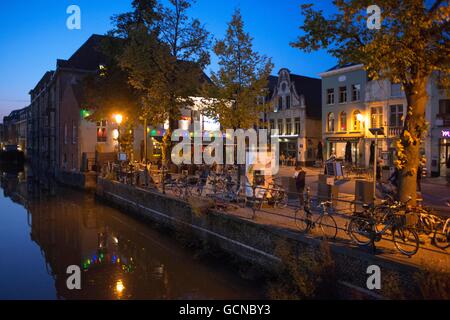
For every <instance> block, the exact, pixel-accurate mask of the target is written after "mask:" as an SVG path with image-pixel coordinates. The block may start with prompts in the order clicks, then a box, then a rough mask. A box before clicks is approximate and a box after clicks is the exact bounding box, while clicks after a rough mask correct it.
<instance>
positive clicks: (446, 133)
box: [441, 129, 450, 138]
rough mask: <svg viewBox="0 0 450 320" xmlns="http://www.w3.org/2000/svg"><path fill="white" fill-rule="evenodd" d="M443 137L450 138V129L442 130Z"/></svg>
mask: <svg viewBox="0 0 450 320" xmlns="http://www.w3.org/2000/svg"><path fill="white" fill-rule="evenodd" d="M441 136H442V138H450V129H445V130H442V131H441Z"/></svg>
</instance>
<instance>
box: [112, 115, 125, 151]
mask: <svg viewBox="0 0 450 320" xmlns="http://www.w3.org/2000/svg"><path fill="white" fill-rule="evenodd" d="M114 120H116V123H117V131H118V134H117V145H118V149H119V153H120V125H121V123H122V121H123V116H122V115H121V114H120V113H117V114H115V115H114Z"/></svg>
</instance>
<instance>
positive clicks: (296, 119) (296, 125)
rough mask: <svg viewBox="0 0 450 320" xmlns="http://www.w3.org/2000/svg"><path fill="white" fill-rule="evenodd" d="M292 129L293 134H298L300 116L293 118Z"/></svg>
mask: <svg viewBox="0 0 450 320" xmlns="http://www.w3.org/2000/svg"><path fill="white" fill-rule="evenodd" d="M294 129H295V131H294V134H300V118H295V121H294Z"/></svg>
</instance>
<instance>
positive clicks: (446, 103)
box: [439, 99, 450, 115]
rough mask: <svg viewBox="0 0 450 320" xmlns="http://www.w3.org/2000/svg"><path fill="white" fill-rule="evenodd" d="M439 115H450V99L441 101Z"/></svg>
mask: <svg viewBox="0 0 450 320" xmlns="http://www.w3.org/2000/svg"><path fill="white" fill-rule="evenodd" d="M439 114H440V115H450V99H443V100H439Z"/></svg>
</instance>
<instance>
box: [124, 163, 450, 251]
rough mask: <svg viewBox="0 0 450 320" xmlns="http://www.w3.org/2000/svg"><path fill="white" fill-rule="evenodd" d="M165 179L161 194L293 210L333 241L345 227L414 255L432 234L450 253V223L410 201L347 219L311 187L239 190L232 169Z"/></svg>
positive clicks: (305, 227)
mask: <svg viewBox="0 0 450 320" xmlns="http://www.w3.org/2000/svg"><path fill="white" fill-rule="evenodd" d="M130 176H131V178H129V177H130ZM163 176H164V179H162V178H161V179H160V182H159V183H158V182H155V181H154V180H156V179H152V178H150V180H151V184H153V186H154V188H155V189H158V190H159V191H163V192H171V193H173V194H174V195H175V196H176V197H178V198H181V199H185V200H187V199H189V198H190V197H193V196H195V197H209V198H213V199H214V200H216V202H220V203H221V204H222V206H221V207H222V208H224V207H225V210H226V206H227V205H228V206H231V207H235V206H238V207H241V208H244V207H248V208H251V209H252V210H253V216H252V217H253V218H254V217H255V215H256V213H257V212H258V211H264V210H265V208H267V207H273V208H277V209H280V211H282V209H285V208H286V207H289V209H290V211H293V219H294V222H295V226H296V227H297V228H298V230H299V231H301V232H311V231H312V230H314V229H317V230H319V231H320V232H321V233H322V235H323V236H324V237H326V238H327V239H330V240H334V239H336V237H337V234H338V230H340V229H342V230H343V231H345V232H346V233H347V234H348V236H349V238H350V239H351V240H352V241H353V242H354V243H356V244H357V245H360V246H372V247H374V248H375V244H376V243H377V242H379V241H381V239H389V238H390V239H391V240H392V241H393V243H394V245H395V247H396V248H397V249H398V251H399V252H401V253H402V254H405V255H407V256H412V255H414V254H416V253H417V251H418V250H419V246H420V239H419V235H420V234H425V235H427V236H429V237H430V238H431V243H432V244H434V245H435V246H436V247H438V248H440V249H447V248H448V247H449V243H450V219H447V220H445V219H443V218H441V217H439V216H437V215H435V214H433V212H432V211H431V210H429V209H427V208H424V207H414V208H413V207H411V206H409V205H408V203H401V202H398V201H395V200H394V199H393V198H391V197H389V195H386V199H387V200H384V201H382V202H381V203H380V204H377V205H372V206H369V205H362V206H359V207H361V208H362V210H359V211H357V210H356V208H358V205H357V204H356V203H354V202H352V205H353V210H352V211H351V214H350V215H348V214H342V212H340V211H339V210H336V208H335V206H334V204H333V202H335V201H336V199H335V200H334V201H319V200H318V199H317V198H313V197H311V194H310V191H309V189H306V191H305V192H304V193H302V194H292V193H290V192H287V191H286V190H285V188H284V187H283V186H282V185H281V183H279V182H277V181H276V180H273V181H272V182H270V183H269V185H268V187H263V186H260V185H250V184H249V183H247V184H246V185H244V186H238V184H237V182H236V172H235V170H233V168H230V169H229V170H222V171H220V172H218V171H216V170H215V171H211V170H209V168H206V169H202V168H201V169H200V170H199V171H198V173H197V175H188V174H187V172H183V173H182V174H178V175H172V174H168V173H164V175H163ZM134 177H136V174H134ZM149 177H151V175H149ZM133 179H134V181H132V182H131V184H134V183H139V181H137V180H141V181H142V179H138V178H133V175H130V173H128V172H127V171H122V172H120V173H117V180H119V181H121V182H123V183H128V182H129V181H127V180H133ZM247 182H248V181H247ZM147 186H148V184H147ZM348 203H351V202H348ZM286 211H289V210H286ZM336 217H343V218H344V219H345V221H346V222H345V225H344V226H343V227H338V223H337V221H336ZM291 219H292V218H291Z"/></svg>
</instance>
